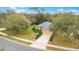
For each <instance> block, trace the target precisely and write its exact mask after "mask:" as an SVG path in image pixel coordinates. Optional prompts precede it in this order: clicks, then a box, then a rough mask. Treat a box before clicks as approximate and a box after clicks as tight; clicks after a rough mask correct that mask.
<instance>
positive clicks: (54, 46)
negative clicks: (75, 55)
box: [0, 32, 79, 51]
mask: <svg viewBox="0 0 79 59" xmlns="http://www.w3.org/2000/svg"><path fill="white" fill-rule="evenodd" d="M0 34H1V35H4V36H10V35H8V34H5V33H2V32H0ZM10 37H12V38H15V39H18V40H22V41H26V42H30V43H34V42H36V41H31V40H26V39H23V38H18V37H15V36H10ZM39 45H43V44H41V43H39ZM46 46H48V47H52V48H58V49H63V50H69V51H79V49H75V48H67V47H62V46H58V45H51V44H47V45H46ZM31 47H32V46H31Z"/></svg>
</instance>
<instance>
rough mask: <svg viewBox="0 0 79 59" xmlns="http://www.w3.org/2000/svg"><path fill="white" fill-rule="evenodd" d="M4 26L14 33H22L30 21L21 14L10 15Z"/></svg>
mask: <svg viewBox="0 0 79 59" xmlns="http://www.w3.org/2000/svg"><path fill="white" fill-rule="evenodd" d="M5 23H6V24H5V26H6V27H7V29H8V30H11V31H13V32H14V33H21V32H24V31H25V30H26V29H27V28H28V26H29V25H30V21H29V20H28V19H27V18H26V17H25V16H24V15H22V14H18V13H11V14H10V15H9V16H8V17H7V19H6V21H5Z"/></svg>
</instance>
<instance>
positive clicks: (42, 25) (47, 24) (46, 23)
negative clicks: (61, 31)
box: [37, 21, 52, 29]
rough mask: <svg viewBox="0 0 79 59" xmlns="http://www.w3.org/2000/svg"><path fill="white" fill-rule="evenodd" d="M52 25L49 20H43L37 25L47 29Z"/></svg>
mask: <svg viewBox="0 0 79 59" xmlns="http://www.w3.org/2000/svg"><path fill="white" fill-rule="evenodd" d="M51 25H52V23H51V22H48V21H47V22H44V23H41V24H39V25H37V27H38V28H43V29H49V27H50V26H51Z"/></svg>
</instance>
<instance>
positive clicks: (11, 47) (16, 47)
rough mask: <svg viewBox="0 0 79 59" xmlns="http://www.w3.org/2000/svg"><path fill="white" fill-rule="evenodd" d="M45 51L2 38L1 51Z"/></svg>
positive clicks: (0, 39)
mask: <svg viewBox="0 0 79 59" xmlns="http://www.w3.org/2000/svg"><path fill="white" fill-rule="evenodd" d="M1 50H3V51H44V50H40V49H37V48H33V47H30V46H24V45H21V44H17V43H15V42H12V41H8V40H6V39H4V38H0V51H1Z"/></svg>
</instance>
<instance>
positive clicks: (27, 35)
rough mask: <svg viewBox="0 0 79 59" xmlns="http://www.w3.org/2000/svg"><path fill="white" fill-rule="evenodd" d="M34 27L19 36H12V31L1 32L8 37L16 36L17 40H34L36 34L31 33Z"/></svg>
mask: <svg viewBox="0 0 79 59" xmlns="http://www.w3.org/2000/svg"><path fill="white" fill-rule="evenodd" d="M33 27H34V26H30V27H29V28H28V29H27V30H26V32H25V33H20V34H14V33H13V32H12V31H10V30H5V31H3V32H4V33H6V34H9V35H12V36H16V37H19V38H24V39H27V40H35V37H36V33H34V32H33V30H32V28H33Z"/></svg>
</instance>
